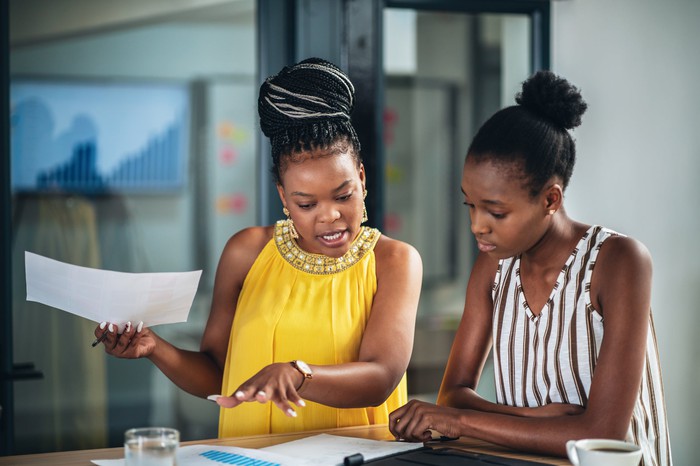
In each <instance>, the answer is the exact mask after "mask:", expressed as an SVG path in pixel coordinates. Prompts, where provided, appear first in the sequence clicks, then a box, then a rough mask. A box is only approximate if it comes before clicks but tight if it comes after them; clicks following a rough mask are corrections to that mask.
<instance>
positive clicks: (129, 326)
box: [126, 322, 131, 332]
mask: <svg viewBox="0 0 700 466" xmlns="http://www.w3.org/2000/svg"><path fill="white" fill-rule="evenodd" d="M126 331H127V332H131V322H127V323H126Z"/></svg>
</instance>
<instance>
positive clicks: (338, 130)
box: [258, 58, 360, 181]
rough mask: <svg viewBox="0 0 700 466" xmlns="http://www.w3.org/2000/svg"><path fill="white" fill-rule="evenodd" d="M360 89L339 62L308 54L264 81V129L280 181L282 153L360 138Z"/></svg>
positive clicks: (261, 110) (356, 145) (355, 144)
mask: <svg viewBox="0 0 700 466" xmlns="http://www.w3.org/2000/svg"><path fill="white" fill-rule="evenodd" d="M354 99H355V88H354V87H353V85H352V82H350V79H349V78H348V76H347V75H346V74H345V73H344V72H343V71H342V70H341V69H340V68H338V67H337V66H335V65H334V64H333V63H330V62H328V61H326V60H323V59H320V58H308V59H306V60H303V61H301V62H299V63H297V64H295V65H292V66H285V67H284V68H283V69H282V70H281V71H280V72H279V73H278V74H276V75H274V76H270V77H269V78H267V79H266V80H265V82H264V83H263V84H262V86H260V94H259V97H258V113H259V115H260V128H261V129H262V132H263V133H264V134H265V136H267V137H268V138H270V143H271V145H272V160H273V167H272V171H273V175H274V176H275V177H276V178H277V181H279V175H280V168H279V164H280V157H281V156H283V155H290V154H294V153H296V152H299V151H302V150H304V151H308V150H312V149H316V148H329V147H331V146H332V145H333V144H335V143H337V142H339V141H342V142H346V143H349V144H350V145H351V146H352V147H353V149H355V154H354V155H355V156H356V157H357V158H358V160H359V152H360V143H359V140H358V138H357V134H356V132H355V129H354V128H353V126H352V122H351V120H350V112H351V111H352V107H353V103H354Z"/></svg>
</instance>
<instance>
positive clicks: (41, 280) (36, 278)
mask: <svg viewBox="0 0 700 466" xmlns="http://www.w3.org/2000/svg"><path fill="white" fill-rule="evenodd" d="M24 260H25V273H26V278H27V301H36V302H38V303H42V304H46V305H47V306H51V307H55V308H57V309H61V310H62V311H66V312H70V313H71V314H75V315H78V316H80V317H85V318H86V319H90V320H92V321H94V322H97V323H100V322H113V323H115V324H119V326H120V330H121V326H122V325H123V324H126V322H143V324H144V325H145V326H147V327H150V326H153V325H158V324H170V323H175V322H185V321H187V316H188V315H189V312H190V308H191V307H192V301H193V300H194V295H195V293H196V292H197V286H198V284H199V278H200V277H201V275H202V271H201V270H197V271H193V272H175V273H124V272H113V271H110V270H100V269H92V268H88V267H80V266H77V265H71V264H66V263H64V262H59V261H57V260H53V259H49V258H48V257H43V256H40V255H38V254H34V253H31V252H29V251H25V253H24Z"/></svg>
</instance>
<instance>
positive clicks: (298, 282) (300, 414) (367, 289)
mask: <svg viewBox="0 0 700 466" xmlns="http://www.w3.org/2000/svg"><path fill="white" fill-rule="evenodd" d="M379 236H380V233H379V231H378V230H376V229H372V228H368V227H362V229H361V231H360V233H359V234H358V236H357V238H356V239H355V240H354V241H353V243H352V245H351V247H350V249H349V250H348V252H347V253H346V254H345V255H344V256H342V257H340V258H333V257H328V256H323V255H318V254H311V253H307V252H305V251H303V250H302V249H301V248H299V246H298V245H297V244H296V242H295V241H294V239H293V238H292V237H291V236H290V235H289V229H288V227H287V221H285V220H280V221H278V222H277V224H276V225H275V232H274V236H273V238H272V239H271V240H270V242H269V243H267V245H266V246H265V247H264V248H263V250H262V251H261V252H260V255H259V256H258V257H257V259H256V260H255V262H254V263H253V266H252V267H251V269H250V271H249V272H248V275H247V276H246V279H245V281H244V283H243V287H242V289H241V292H240V295H239V297H238V305H237V307H236V315H235V317H234V321H233V325H232V328H231V337H230V340H229V346H228V353H227V356H226V365H225V367H224V378H223V384H222V389H221V393H223V394H225V395H231V394H232V393H233V392H234V391H235V390H236V389H237V388H238V387H239V386H240V385H241V384H242V383H243V382H245V381H246V380H248V379H249V378H250V377H251V376H253V375H254V374H255V373H257V372H258V371H259V370H260V369H262V368H263V367H265V366H266V365H268V364H271V363H274V362H287V361H291V360H294V359H301V360H303V361H305V362H307V363H309V364H318V365H329V364H342V363H346V362H352V361H357V358H358V354H359V349H360V343H361V341H362V335H363V332H364V329H365V326H366V324H367V321H368V319H369V315H370V311H371V308H372V301H373V299H374V294H375V293H376V291H377V274H376V264H375V256H374V246H375V245H376V243H377V240H378V239H379ZM307 383H308V382H307ZM311 383H313V380H312V381H311ZM406 402H407V392H406V376H405V375H404V377H403V378H402V379H401V382H400V383H399V385H398V386H397V387H396V389H395V390H394V391H393V392H392V394H391V395H390V396H389V398H388V399H387V400H386V401H385V402H384V403H383V404H382V405H380V406H377V407H368V408H352V409H338V408H333V407H330V406H325V405H321V404H318V403H314V402H310V401H307V403H306V407H304V408H296V411H297V417H296V418H292V417H288V416H285V415H284V413H282V411H281V410H280V409H279V408H277V407H276V406H275V405H274V404H273V403H265V404H260V403H257V402H250V403H243V404H242V405H239V406H237V407H235V408H230V409H225V408H222V409H221V412H220V416H219V437H232V436H241V435H256V434H267V433H279V432H294V431H305V430H315V429H328V428H334V427H346V426H356V425H370V424H384V423H387V422H388V421H389V413H391V412H392V411H393V410H394V409H396V408H398V407H400V406H402V405H404V404H405V403H406Z"/></svg>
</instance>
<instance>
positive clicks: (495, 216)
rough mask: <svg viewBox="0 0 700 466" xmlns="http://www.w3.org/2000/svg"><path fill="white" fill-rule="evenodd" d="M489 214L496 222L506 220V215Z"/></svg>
mask: <svg viewBox="0 0 700 466" xmlns="http://www.w3.org/2000/svg"><path fill="white" fill-rule="evenodd" d="M489 213H490V214H491V216H492V217H493V218H495V219H496V220H502V219H504V218H506V214H501V213H497V212H489Z"/></svg>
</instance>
